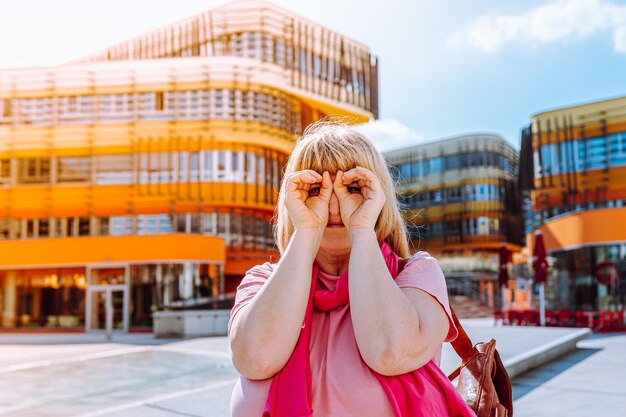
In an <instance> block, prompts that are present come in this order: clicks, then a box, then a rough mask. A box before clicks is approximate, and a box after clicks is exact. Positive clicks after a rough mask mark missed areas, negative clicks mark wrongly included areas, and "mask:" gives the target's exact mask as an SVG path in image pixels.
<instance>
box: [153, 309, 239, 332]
mask: <svg viewBox="0 0 626 417" xmlns="http://www.w3.org/2000/svg"><path fill="white" fill-rule="evenodd" d="M229 318H230V310H187V311H157V312H156V313H154V336H155V337H157V338H168V337H182V338H187V337H206V336H225V335H226V334H227V332H228V319H229Z"/></svg>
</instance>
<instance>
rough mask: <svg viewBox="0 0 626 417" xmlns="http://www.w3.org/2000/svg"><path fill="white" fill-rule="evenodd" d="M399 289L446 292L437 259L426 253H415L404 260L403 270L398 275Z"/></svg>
mask: <svg viewBox="0 0 626 417" xmlns="http://www.w3.org/2000/svg"><path fill="white" fill-rule="evenodd" d="M396 283H397V284H398V286H399V287H414V288H420V289H425V288H429V289H435V288H436V289H437V290H438V292H439V291H441V290H443V291H445V292H447V291H446V281H445V277H444V275H443V271H442V270H441V267H440V266H439V262H437V259H435V258H434V257H432V256H431V255H430V254H429V253H428V252H424V251H421V252H417V253H415V254H414V255H413V256H411V257H410V258H409V259H407V260H406V263H405V266H404V269H403V270H402V271H401V272H400V273H399V274H398V277H397V278H396Z"/></svg>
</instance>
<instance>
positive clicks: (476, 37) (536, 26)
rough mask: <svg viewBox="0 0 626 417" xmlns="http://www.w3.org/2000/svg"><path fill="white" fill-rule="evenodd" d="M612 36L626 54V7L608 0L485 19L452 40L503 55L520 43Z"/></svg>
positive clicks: (562, 2)
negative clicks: (504, 47) (510, 45)
mask: <svg viewBox="0 0 626 417" xmlns="http://www.w3.org/2000/svg"><path fill="white" fill-rule="evenodd" d="M605 33H612V35H613V48H614V50H615V51H616V52H619V53H626V5H620V4H616V3H613V2H611V1H608V0H558V1H555V2H552V3H551V4H548V5H545V6H539V7H536V8H534V9H530V10H527V11H525V12H522V13H520V14H516V15H501V16H492V15H488V16H482V17H480V18H478V19H476V20H474V21H473V22H471V23H470V24H469V25H467V26H466V27H465V28H463V29H461V30H459V31H457V32H455V33H453V34H452V35H450V36H449V38H448V44H449V45H451V46H470V47H473V48H477V49H480V50H482V51H483V52H485V53H497V52H500V51H501V50H502V48H503V46H504V45H506V44H509V43H513V42H518V43H522V44H526V45H537V44H542V43H550V42H569V41H572V40H579V39H585V38H588V37H590V36H593V35H595V34H605Z"/></svg>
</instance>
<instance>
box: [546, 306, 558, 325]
mask: <svg viewBox="0 0 626 417" xmlns="http://www.w3.org/2000/svg"><path fill="white" fill-rule="evenodd" d="M558 325H559V315H558V312H557V311H555V310H546V326H558Z"/></svg>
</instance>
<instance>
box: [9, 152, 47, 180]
mask: <svg viewBox="0 0 626 417" xmlns="http://www.w3.org/2000/svg"><path fill="white" fill-rule="evenodd" d="M17 161H18V165H17V166H18V176H17V182H18V183H20V184H42V183H49V182H50V158H24V159H18V160H17Z"/></svg>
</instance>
